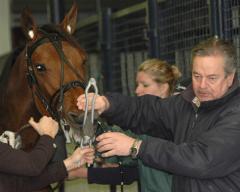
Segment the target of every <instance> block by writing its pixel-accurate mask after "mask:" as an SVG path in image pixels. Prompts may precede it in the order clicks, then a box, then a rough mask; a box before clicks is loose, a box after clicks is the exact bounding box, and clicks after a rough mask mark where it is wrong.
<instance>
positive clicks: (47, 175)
mask: <svg viewBox="0 0 240 192" xmlns="http://www.w3.org/2000/svg"><path fill="white" fill-rule="evenodd" d="M54 151H55V149H54V147H53V139H52V138H51V137H49V136H46V135H44V136H41V137H40V139H39V141H38V143H37V145H36V147H35V148H34V149H33V150H32V151H31V152H30V153H26V152H24V151H22V150H15V149H12V148H11V147H10V146H8V145H7V144H4V143H0V191H8V192H14V191H24V192H27V191H32V190H36V189H40V188H43V187H45V186H47V185H49V184H50V183H53V182H56V181H59V180H62V179H64V178H65V177H66V176H67V171H66V168H65V166H64V164H63V162H56V163H53V164H50V165H48V166H47V164H48V162H49V161H50V160H51V158H52V155H53V153H54Z"/></svg>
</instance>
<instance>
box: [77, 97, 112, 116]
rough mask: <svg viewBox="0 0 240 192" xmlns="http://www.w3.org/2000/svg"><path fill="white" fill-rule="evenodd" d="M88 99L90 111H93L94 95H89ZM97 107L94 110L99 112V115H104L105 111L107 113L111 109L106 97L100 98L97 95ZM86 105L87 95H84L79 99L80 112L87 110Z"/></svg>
mask: <svg viewBox="0 0 240 192" xmlns="http://www.w3.org/2000/svg"><path fill="white" fill-rule="evenodd" d="M87 97H88V108H87V109H88V110H91V109H92V106H91V104H92V99H93V97H94V93H89V94H88V95H87ZM95 99H96V100H95V106H94V109H95V110H96V111H97V112H98V114H99V115H100V114H102V113H103V112H104V111H106V110H107V109H108V108H109V102H108V100H107V98H106V97H104V96H100V95H96V96H95ZM85 104H86V98H85V94H82V95H80V96H79V97H78V99H77V106H78V109H79V110H83V111H84V110H85Z"/></svg>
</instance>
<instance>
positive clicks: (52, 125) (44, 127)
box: [28, 116, 58, 138]
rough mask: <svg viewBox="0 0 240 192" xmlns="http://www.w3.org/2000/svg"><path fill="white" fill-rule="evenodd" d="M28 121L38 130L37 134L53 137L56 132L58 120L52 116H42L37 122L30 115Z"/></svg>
mask: <svg viewBox="0 0 240 192" xmlns="http://www.w3.org/2000/svg"><path fill="white" fill-rule="evenodd" d="M28 123H29V124H30V125H31V126H32V127H33V128H34V129H35V130H36V131H37V132H38V134H39V135H49V136H50V137H52V138H54V137H55V136H56V134H57V132H58V122H56V121H55V120H53V118H52V117H47V116H43V117H42V118H41V119H40V120H39V122H36V121H34V119H33V118H32V117H31V118H30V120H29V121H28Z"/></svg>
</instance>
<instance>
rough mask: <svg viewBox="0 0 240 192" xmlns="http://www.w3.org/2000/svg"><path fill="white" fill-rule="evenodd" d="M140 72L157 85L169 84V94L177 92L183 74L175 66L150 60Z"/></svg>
mask: <svg viewBox="0 0 240 192" xmlns="http://www.w3.org/2000/svg"><path fill="white" fill-rule="evenodd" d="M138 72H144V73H147V74H148V75H150V76H151V77H152V79H153V80H154V81H155V82H157V83H168V85H169V93H170V94H172V93H173V92H174V90H175V87H176V83H177V80H178V79H179V78H180V77H181V72H180V71H179V69H178V68H177V67H176V66H175V65H170V64H168V63H167V62H166V61H162V60H160V59H148V60H146V61H144V62H143V63H142V64H141V65H140V66H139V67H138Z"/></svg>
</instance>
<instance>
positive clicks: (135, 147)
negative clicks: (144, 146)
mask: <svg viewBox="0 0 240 192" xmlns="http://www.w3.org/2000/svg"><path fill="white" fill-rule="evenodd" d="M139 142H140V140H138V139H135V140H134V142H133V144H132V147H131V148H130V156H131V157H132V159H136V158H137V154H138V150H139V146H138V143H139Z"/></svg>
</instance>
